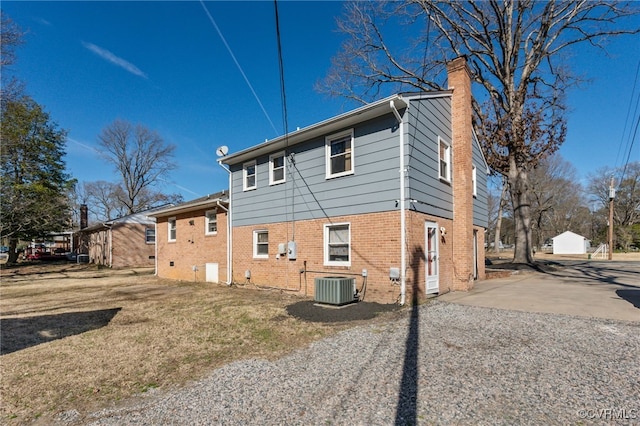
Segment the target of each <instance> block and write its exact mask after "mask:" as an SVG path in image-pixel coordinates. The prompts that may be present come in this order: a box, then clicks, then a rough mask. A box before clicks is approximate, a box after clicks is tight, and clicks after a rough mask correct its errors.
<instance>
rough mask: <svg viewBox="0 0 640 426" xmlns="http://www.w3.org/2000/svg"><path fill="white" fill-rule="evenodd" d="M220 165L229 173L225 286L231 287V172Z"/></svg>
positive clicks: (220, 163)
mask: <svg viewBox="0 0 640 426" xmlns="http://www.w3.org/2000/svg"><path fill="white" fill-rule="evenodd" d="M218 165H219V166H220V167H222V168H223V169H224V170H225V171H226V172H227V173H229V207H228V208H226V209H225V210H226V211H227V282H226V283H225V284H227V285H231V280H232V277H233V274H232V272H233V271H232V270H231V268H232V265H233V259H232V256H233V232H232V229H231V228H232V226H233V221H232V220H231V219H232V218H231V215H232V211H233V210H232V209H231V170H229V169H228V168H226V167H225V166H223V165H222V161H220V160H218ZM218 205H219V206H220V207H222V208H224V207H223V206H221V205H220V203H219V202H218Z"/></svg>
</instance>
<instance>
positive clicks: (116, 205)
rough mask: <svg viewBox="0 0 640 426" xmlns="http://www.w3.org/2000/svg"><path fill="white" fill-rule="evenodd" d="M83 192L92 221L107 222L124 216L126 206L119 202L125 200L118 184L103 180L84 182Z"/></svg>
mask: <svg viewBox="0 0 640 426" xmlns="http://www.w3.org/2000/svg"><path fill="white" fill-rule="evenodd" d="M83 192H84V194H85V199H86V201H85V204H87V207H88V209H89V215H90V217H91V218H92V219H94V220H98V221H108V220H112V219H116V218H118V217H121V216H124V215H126V212H127V206H126V205H124V204H123V203H122V202H121V201H120V199H122V198H125V197H124V193H123V191H122V188H121V187H120V186H119V185H118V184H115V183H113V182H107V181H104V180H99V181H95V182H84V183H83Z"/></svg>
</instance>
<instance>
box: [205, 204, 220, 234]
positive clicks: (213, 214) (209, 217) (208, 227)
mask: <svg viewBox="0 0 640 426" xmlns="http://www.w3.org/2000/svg"><path fill="white" fill-rule="evenodd" d="M204 225H205V230H204V233H205V234H206V235H215V234H217V233H218V210H216V209H214V210H207V211H206V212H205V213H204Z"/></svg>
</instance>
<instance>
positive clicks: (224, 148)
mask: <svg viewBox="0 0 640 426" xmlns="http://www.w3.org/2000/svg"><path fill="white" fill-rule="evenodd" d="M228 152H229V147H227V146H225V145H222V146H221V147H220V148H218V149H216V155H217V156H218V157H224V156H225V155H227V153H228Z"/></svg>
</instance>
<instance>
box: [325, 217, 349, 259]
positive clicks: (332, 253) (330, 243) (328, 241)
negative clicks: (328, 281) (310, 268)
mask: <svg viewBox="0 0 640 426" xmlns="http://www.w3.org/2000/svg"><path fill="white" fill-rule="evenodd" d="M324 264H325V265H328V266H351V225H350V224H349V223H337V224H330V225H324Z"/></svg>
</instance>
